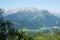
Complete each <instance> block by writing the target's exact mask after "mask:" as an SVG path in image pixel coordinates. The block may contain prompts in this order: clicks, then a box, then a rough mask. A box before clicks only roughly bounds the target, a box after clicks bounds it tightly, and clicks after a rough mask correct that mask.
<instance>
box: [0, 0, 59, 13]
mask: <svg viewBox="0 0 60 40" xmlns="http://www.w3.org/2000/svg"><path fill="white" fill-rule="evenodd" d="M0 7H1V8H4V9H5V10H9V9H14V8H17V7H35V8H39V9H46V10H49V11H53V12H60V0H0Z"/></svg>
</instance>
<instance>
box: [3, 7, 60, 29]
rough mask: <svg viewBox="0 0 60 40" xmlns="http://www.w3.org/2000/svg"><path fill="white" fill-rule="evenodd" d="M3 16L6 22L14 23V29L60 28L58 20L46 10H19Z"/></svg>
mask: <svg viewBox="0 0 60 40" xmlns="http://www.w3.org/2000/svg"><path fill="white" fill-rule="evenodd" d="M10 13H11V14H10V15H7V16H5V17H4V18H5V19H6V20H11V21H12V22H14V24H15V25H14V27H15V28H28V29H38V28H41V27H53V26H60V18H58V17H56V16H54V15H52V14H51V13H50V12H49V11H47V10H38V9H36V8H31V9H30V8H27V9H26V8H25V9H21V8H20V9H19V10H17V11H14V12H10Z"/></svg>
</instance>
